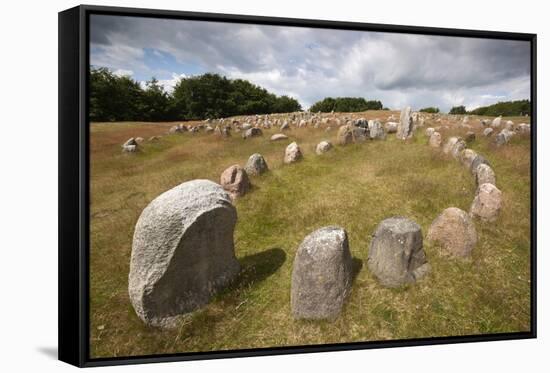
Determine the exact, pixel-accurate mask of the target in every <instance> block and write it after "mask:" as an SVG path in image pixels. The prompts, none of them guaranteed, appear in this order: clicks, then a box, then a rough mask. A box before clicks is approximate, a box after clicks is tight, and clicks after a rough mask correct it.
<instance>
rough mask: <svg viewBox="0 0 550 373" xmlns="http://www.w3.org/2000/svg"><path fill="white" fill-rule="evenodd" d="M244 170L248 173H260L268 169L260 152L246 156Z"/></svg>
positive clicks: (255, 174) (256, 174)
mask: <svg viewBox="0 0 550 373" xmlns="http://www.w3.org/2000/svg"><path fill="white" fill-rule="evenodd" d="M244 170H245V171H246V173H247V174H248V175H254V176H258V175H261V174H263V173H264V172H266V171H268V167H267V162H266V161H265V159H264V157H263V156H262V155H261V154H258V153H255V154H252V155H251V156H250V158H248V161H247V162H246V165H245V166H244Z"/></svg>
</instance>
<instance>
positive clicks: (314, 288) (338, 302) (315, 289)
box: [290, 227, 353, 319]
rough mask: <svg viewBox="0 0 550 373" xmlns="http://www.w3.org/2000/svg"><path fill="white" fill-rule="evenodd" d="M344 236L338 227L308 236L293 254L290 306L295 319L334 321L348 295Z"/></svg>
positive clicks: (349, 262)
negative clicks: (294, 254)
mask: <svg viewBox="0 0 550 373" xmlns="http://www.w3.org/2000/svg"><path fill="white" fill-rule="evenodd" d="M352 274H353V273H352V260H351V254H350V251H349V244H348V236H347V233H346V231H345V230H343V229H342V228H339V227H325V228H321V229H319V230H316V231H315V232H313V233H311V234H309V235H308V236H307V237H306V238H305V239H304V241H303V242H302V244H301V245H300V247H299V248H298V251H297V252H296V258H295V259H294V266H293V269H292V283H291V290H290V305H291V309H292V315H293V317H294V318H296V319H335V318H336V317H337V316H338V315H339V314H340V312H341V311H342V306H343V305H344V301H345V299H346V298H347V296H348V294H349V293H350V292H351V283H352Z"/></svg>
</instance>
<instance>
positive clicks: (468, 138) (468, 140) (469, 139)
mask: <svg viewBox="0 0 550 373" xmlns="http://www.w3.org/2000/svg"><path fill="white" fill-rule="evenodd" d="M464 140H465V141H466V143H468V144H471V143H473V142H474V141H475V140H476V134H475V133H474V132H473V131H468V132H466V137H465V139H464Z"/></svg>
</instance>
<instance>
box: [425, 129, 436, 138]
mask: <svg viewBox="0 0 550 373" xmlns="http://www.w3.org/2000/svg"><path fill="white" fill-rule="evenodd" d="M434 132H435V128H433V127H428V128H426V131H425V132H424V133H425V134H426V136H427V137H428V138H429V137H431V136H432V135H433V133H434Z"/></svg>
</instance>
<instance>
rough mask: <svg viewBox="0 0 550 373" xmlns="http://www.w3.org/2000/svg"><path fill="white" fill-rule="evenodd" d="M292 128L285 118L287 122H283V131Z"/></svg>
mask: <svg viewBox="0 0 550 373" xmlns="http://www.w3.org/2000/svg"><path fill="white" fill-rule="evenodd" d="M289 130H290V125H289V124H288V122H287V121H286V120H285V122H284V123H283V125H282V126H281V131H289Z"/></svg>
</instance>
